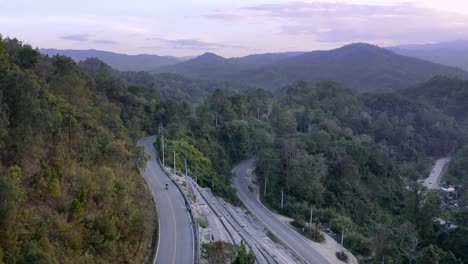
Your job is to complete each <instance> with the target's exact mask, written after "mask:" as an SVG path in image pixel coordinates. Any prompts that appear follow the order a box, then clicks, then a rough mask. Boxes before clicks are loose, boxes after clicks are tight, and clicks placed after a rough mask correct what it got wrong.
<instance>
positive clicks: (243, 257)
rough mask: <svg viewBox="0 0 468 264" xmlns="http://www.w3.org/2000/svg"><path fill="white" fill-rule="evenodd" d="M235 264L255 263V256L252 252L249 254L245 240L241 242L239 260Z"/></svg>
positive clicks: (238, 252) (238, 253)
mask: <svg viewBox="0 0 468 264" xmlns="http://www.w3.org/2000/svg"><path fill="white" fill-rule="evenodd" d="M233 263H234V264H254V263H255V255H254V253H253V252H252V250H250V251H249V252H247V244H246V243H245V241H244V240H242V241H241V244H240V246H239V249H238V251H237V258H236V259H235V260H234V262H233Z"/></svg>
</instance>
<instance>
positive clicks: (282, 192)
mask: <svg viewBox="0 0 468 264" xmlns="http://www.w3.org/2000/svg"><path fill="white" fill-rule="evenodd" d="M283 201H284V188H281V210H283Z"/></svg>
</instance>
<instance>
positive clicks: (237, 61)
mask: <svg viewBox="0 0 468 264" xmlns="http://www.w3.org/2000/svg"><path fill="white" fill-rule="evenodd" d="M304 53H305V52H283V53H265V54H253V55H249V56H245V57H239V58H231V59H229V61H230V62H232V63H233V64H234V65H236V66H237V67H240V68H242V69H244V70H246V69H255V68H260V67H263V66H268V65H271V64H273V63H276V62H279V61H281V60H283V59H286V58H291V57H295V56H298V55H302V54H304Z"/></svg>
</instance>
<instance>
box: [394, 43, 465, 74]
mask: <svg viewBox="0 0 468 264" xmlns="http://www.w3.org/2000/svg"><path fill="white" fill-rule="evenodd" d="M388 49H390V50H392V51H394V52H396V53H398V54H401V55H404V56H409V57H415V58H419V59H422V60H428V61H432V62H435V63H441V64H445V65H449V66H455V67H459V68H461V69H464V70H465V71H466V70H468V40H457V41H452V42H442V43H436V44H422V45H401V46H395V47H389V48H388Z"/></svg>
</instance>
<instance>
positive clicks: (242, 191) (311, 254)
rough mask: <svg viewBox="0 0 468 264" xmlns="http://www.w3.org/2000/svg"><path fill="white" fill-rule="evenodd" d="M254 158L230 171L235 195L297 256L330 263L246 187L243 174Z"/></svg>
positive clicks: (311, 261)
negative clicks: (232, 176) (233, 176)
mask: <svg viewBox="0 0 468 264" xmlns="http://www.w3.org/2000/svg"><path fill="white" fill-rule="evenodd" d="M253 165H254V160H253V159H251V160H247V161H244V162H242V163H241V164H239V165H237V166H236V167H235V168H234V169H233V170H232V172H233V173H234V174H235V175H236V177H235V178H234V180H233V184H234V187H235V188H236V190H237V196H238V197H239V199H240V200H241V201H242V202H243V203H244V205H245V206H246V207H247V208H248V209H249V210H250V211H251V212H252V214H254V215H255V216H256V217H257V218H258V219H259V220H260V221H261V222H263V224H264V225H265V227H267V228H268V229H269V230H270V231H271V232H272V233H273V234H275V236H277V237H278V238H279V239H280V240H282V241H283V242H284V243H285V244H286V245H287V246H288V247H289V248H290V249H291V250H292V251H294V252H295V253H296V254H297V255H298V257H300V258H301V259H302V260H303V261H304V262H306V263H310V264H312V263H320V264H322V263H330V262H329V261H328V260H327V259H326V258H325V257H323V256H322V255H321V254H320V253H319V252H317V251H316V250H315V249H314V248H313V247H312V246H311V244H310V243H309V242H308V241H306V240H305V238H304V237H302V235H300V234H299V233H298V232H296V231H294V230H293V229H292V228H290V227H289V226H287V225H286V224H284V223H283V222H281V221H280V220H278V219H277V218H276V216H274V215H273V214H272V213H271V212H270V210H268V208H266V207H265V206H264V205H263V204H262V203H261V202H260V201H259V200H258V199H257V198H256V197H255V196H254V195H253V194H252V193H251V192H250V191H249V189H248V186H247V183H246V181H245V175H246V173H247V171H248V169H250V168H252V166H253Z"/></svg>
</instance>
